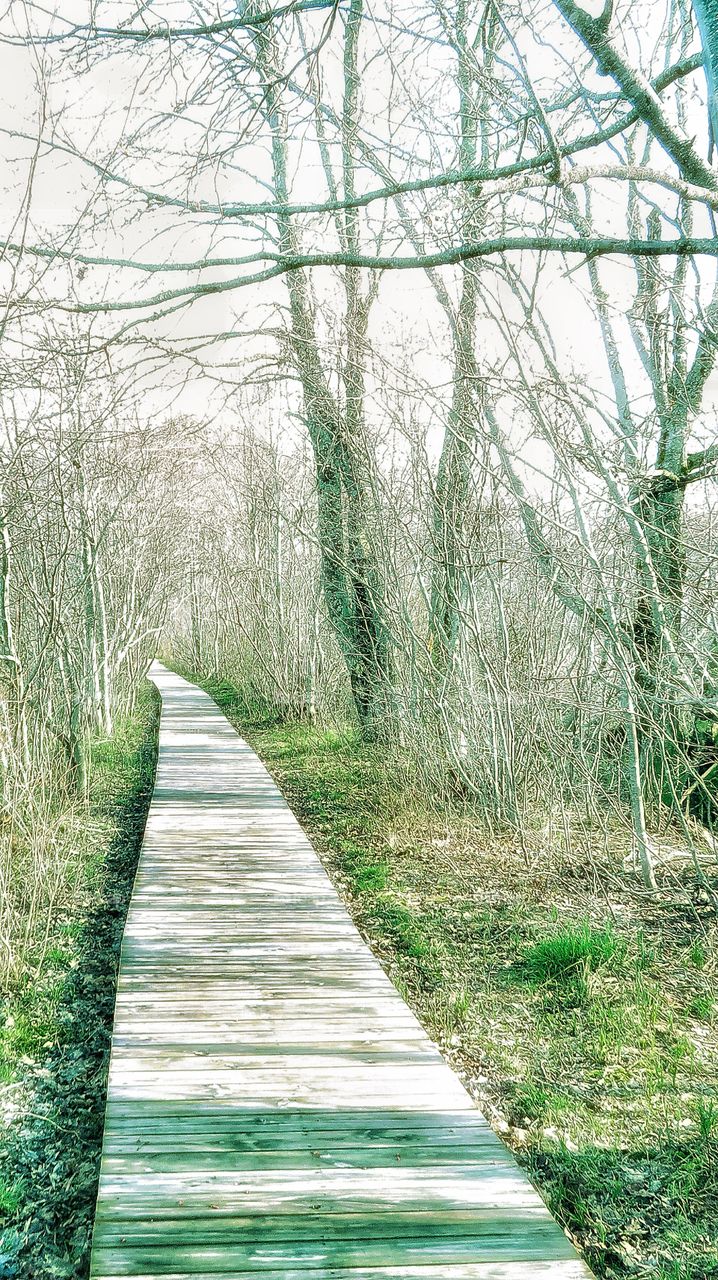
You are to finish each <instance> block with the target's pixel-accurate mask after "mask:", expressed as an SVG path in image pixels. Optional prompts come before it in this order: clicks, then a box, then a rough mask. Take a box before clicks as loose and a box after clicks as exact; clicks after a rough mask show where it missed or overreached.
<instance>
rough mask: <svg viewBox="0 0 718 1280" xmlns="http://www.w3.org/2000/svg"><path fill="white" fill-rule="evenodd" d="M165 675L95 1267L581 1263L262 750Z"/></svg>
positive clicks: (144, 1270)
mask: <svg viewBox="0 0 718 1280" xmlns="http://www.w3.org/2000/svg"><path fill="white" fill-rule="evenodd" d="M153 678H154V679H155V680H156V682H157V684H158V686H159V688H160V691H161V693H162V698H163V714H162V725H161V734H160V754H159V768H158V776H157V783H156V788H155V794H154V797H153V802H152V806H151V809H150V814H149V819H148V824H147V831H146V835H145V842H144V845H143V852H142V857H141V860H140V867H139V869H138V874H137V880H136V884H135V890H134V894H133V899H132V903H131V907H130V912H129V915H128V920H127V926H126V930H125V936H124V940H123V948H122V956H121V965H120V977H119V984H118V995H117V1007H116V1017H115V1030H114V1037H113V1048H112V1057H111V1062H110V1074H109V1090H108V1102H107V1113H106V1125H105V1137H104V1145H103V1158H102V1170H101V1178H100V1188H99V1195H98V1209H97V1217H96V1223H95V1233H94V1240H93V1253H92V1262H91V1276H92V1280H110V1277H117V1276H127V1277H134V1280H159V1277H160V1276H162V1277H165V1280H203V1278H204V1280H210V1277H220V1276H222V1277H224V1278H225V1280H232V1278H234V1280H251V1277H255V1280H256V1278H257V1277H258V1276H264V1277H267V1280H273V1277H274V1278H276V1280H280V1277H281V1280H534V1277H535V1278H537V1280H548V1277H549V1276H550V1277H555V1280H586V1277H588V1276H589V1272H588V1271H587V1269H586V1267H585V1266H584V1264H583V1263H582V1262H581V1261H580V1260H579V1259H578V1257H577V1255H576V1253H575V1251H574V1250H573V1248H572V1246H571V1244H570V1243H569V1241H568V1240H567V1239H566V1237H565V1235H564V1234H563V1232H562V1231H561V1230H560V1228H559V1227H558V1225H557V1224H556V1223H555V1222H554V1220H553V1219H552V1218H551V1216H550V1214H549V1212H548V1210H547V1209H546V1206H545V1205H544V1203H543V1201H542V1200H541V1198H540V1197H539V1196H538V1195H537V1194H536V1192H535V1191H534V1189H533V1188H532V1187H531V1185H530V1183H529V1182H528V1180H527V1179H526V1178H525V1176H524V1175H523V1173H521V1172H520V1170H519V1169H518V1167H517V1166H516V1164H515V1162H514V1161H513V1159H512V1157H511V1155H510V1153H509V1152H507V1150H506V1148H505V1147H504V1146H503V1145H502V1144H501V1143H500V1142H499V1141H498V1139H497V1138H496V1137H495V1135H494V1134H493V1133H492V1131H491V1129H490V1127H489V1126H488V1125H487V1123H486V1121H485V1120H484V1118H483V1117H482V1116H481V1115H480V1113H479V1112H478V1111H477V1110H476V1109H475V1108H474V1106H473V1104H472V1101H471V1099H470V1097H469V1096H468V1094H467V1093H466V1090H465V1089H464V1088H463V1086H462V1085H461V1083H460V1081H459V1080H458V1078H457V1077H456V1076H455V1075H454V1073H453V1072H452V1071H451V1070H450V1068H449V1067H448V1066H447V1064H446V1063H445V1062H444V1060H443V1059H442V1057H441V1055H440V1053H439V1050H438V1049H437V1047H436V1046H435V1045H434V1044H433V1043H432V1042H431V1040H430V1039H429V1037H428V1036H427V1035H426V1034H425V1032H424V1031H423V1029H422V1028H421V1026H420V1024H419V1023H418V1022H417V1020H416V1018H415V1017H414V1015H413V1014H412V1013H411V1012H410V1011H409V1010H408V1009H407V1007H406V1005H405V1004H404V1003H403V1001H402V1000H401V998H400V997H399V995H398V993H397V991H396V989H395V988H394V987H393V986H392V984H391V982H390V981H389V979H388V977H387V975H386V974H385V972H384V970H383V969H382V967H381V965H380V964H379V962H378V960H377V959H376V957H375V956H373V955H372V953H371V952H370V950H369V949H368V948H367V946H366V944H365V943H364V941H363V940H362V938H361V935H360V933H359V932H358V930H357V929H356V928H355V926H354V924H353V923H352V922H351V920H350V919H349V917H348V915H347V914H346V910H345V908H344V906H343V904H342V902H341V900H340V898H339V896H338V895H337V893H336V892H335V890H334V888H333V886H332V885H331V883H330V881H329V879H328V878H327V876H326V873H325V872H324V870H323V868H322V866H321V864H320V862H319V860H318V859H317V857H316V854H315V853H314V850H313V849H312V847H311V845H310V844H309V842H308V840H307V839H306V837H305V836H304V834H303V832H302V831H301V828H300V827H299V826H298V824H297V823H296V821H295V819H294V817H293V815H292V814H291V811H290V810H289V808H288V807H287V805H286V804H285V802H284V800H283V798H282V797H281V795H280V794H279V792H278V791H277V789H276V787H275V786H274V783H273V782H272V780H271V778H270V777H269V775H268V773H267V772H266V770H265V769H264V768H263V766H262V765H261V764H260V762H259V761H258V760H257V758H256V756H255V755H254V754H253V753H252V752H251V750H250V749H249V748H248V747H247V746H246V744H245V743H242V742H241V740H240V739H239V738H238V737H237V735H236V734H235V733H234V731H233V730H232V729H231V727H230V726H229V725H228V723H227V721H226V720H225V719H224V717H223V716H222V715H221V713H220V712H219V710H218V708H217V707H216V706H215V705H214V703H212V702H211V700H210V699H209V698H207V696H206V695H205V694H203V693H202V692H201V691H200V690H198V689H195V688H194V687H193V686H191V685H188V684H186V682H184V681H182V680H180V679H179V678H178V677H176V676H173V675H171V674H170V673H169V672H166V671H165V670H164V669H163V668H160V667H155V669H154V674H153Z"/></svg>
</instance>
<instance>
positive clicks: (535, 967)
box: [519, 921, 621, 982]
mask: <svg viewBox="0 0 718 1280" xmlns="http://www.w3.org/2000/svg"><path fill="white" fill-rule="evenodd" d="M620 945H621V944H620V942H619V940H618V938H617V937H616V935H615V933H614V931H613V929H611V928H608V929H596V928H594V927H593V926H592V925H591V924H589V923H588V922H587V921H582V922H580V923H579V924H571V925H567V926H566V928H564V929H562V930H561V931H560V932H558V933H556V934H554V936H553V937H551V938H544V939H543V940H542V941H541V942H537V943H536V944H535V945H534V946H532V947H529V948H528V950H527V951H526V952H525V953H524V955H523V956H522V958H521V960H520V962H519V963H520V969H521V971H522V973H523V974H524V975H525V976H526V977H527V978H528V979H529V981H532V982H565V981H566V980H567V979H573V978H574V977H576V975H577V974H580V975H582V976H585V975H586V974H588V973H592V972H595V971H596V970H597V969H600V968H601V967H602V966H603V965H606V964H608V963H609V962H610V961H611V960H613V959H614V958H615V957H616V954H617V952H619V951H620Z"/></svg>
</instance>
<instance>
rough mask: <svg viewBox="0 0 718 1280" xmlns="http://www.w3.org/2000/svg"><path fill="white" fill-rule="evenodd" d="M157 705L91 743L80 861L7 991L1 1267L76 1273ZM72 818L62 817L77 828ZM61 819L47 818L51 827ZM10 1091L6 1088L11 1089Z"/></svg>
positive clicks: (145, 703)
mask: <svg viewBox="0 0 718 1280" xmlns="http://www.w3.org/2000/svg"><path fill="white" fill-rule="evenodd" d="M157 712H158V703H157V699H156V695H155V694H154V690H151V689H150V687H149V686H145V688H144V690H143V695H142V698H141V702H140V705H139V707H138V711H137V714H136V715H134V716H133V717H132V718H131V719H129V720H127V721H126V722H124V723H122V724H120V725H118V726H117V729H116V732H115V734H114V735H113V738H112V740H111V741H109V742H107V741H103V742H101V743H98V744H96V745H95V747H94V749H93V752H92V761H91V772H90V798H89V808H88V809H87V811H86V814H85V819H84V829H85V835H86V837H87V838H86V840H85V841H84V842H83V844H82V855H83V857H82V860H81V862H80V863H79V864H78V863H77V862H70V861H69V860H68V864H67V865H68V867H72V869H73V875H75V876H77V877H78V880H77V883H74V884H73V885H68V891H67V895H66V899H65V901H64V903H63V907H62V914H61V915H60V914H59V913H56V915H55V916H53V917H52V918H51V919H50V921H49V922H48V924H49V934H50V937H49V945H48V946H45V945H44V940H38V946H37V953H36V958H35V960H36V962H34V960H33V954H32V952H31V953H30V955H29V958H28V973H27V975H26V979H25V983H24V986H23V988H22V989H21V990H18V991H16V992H14V993H13V992H9V993H6V996H5V999H4V1005H3V1010H2V1015H1V1016H0V1071H1V1072H2V1076H3V1079H4V1080H5V1081H6V1082H8V1083H10V1084H12V1083H13V1082H15V1085H16V1087H17V1088H19V1090H20V1091H19V1092H18V1093H17V1095H16V1096H17V1098H18V1109H17V1114H16V1116H15V1119H14V1123H13V1124H11V1125H10V1126H9V1127H8V1128H7V1129H5V1130H4V1132H3V1136H2V1139H0V1230H1V1232H2V1234H1V1235H0V1274H1V1275H7V1276H13V1277H15V1278H16V1280H40V1278H41V1277H42V1278H45V1277H47V1280H50V1278H52V1280H83V1277H85V1276H86V1275H87V1270H88V1266H89V1244H90V1234H91V1228H92V1220H93V1216H94V1206H95V1198H96V1192H97V1178H98V1174H99V1155H100V1145H101V1139H102V1125H103V1114H104V1095H105V1084H106V1073H107V1061H108V1056H109V1045H110V1036H111V1029H112V1018H113V1012H114V998H115V984H116V968H117V958H118V953H119V945H120V939H121V936H122V928H123V925H124V918H125V913H126V909H127V904H128V902H129V897H130V893H131V889H132V882H133V878H134V871H135V867H136V863H137V857H138V855H139V849H140V844H141V838H142V831H143V828H144V822H145V817H146V813H147V808H148V805H149V799H150V795H151V790H152V782H153V777H154V762H155V747H156V729H157V718H158V717H157ZM77 817H78V815H77V814H74V815H73V820H72V821H68V822H67V823H66V824H64V825H65V829H66V838H67V839H68V840H74V839H75V837H76V834H77V829H78V828H77ZM62 825H63V824H62V823H60V824H58V829H59V828H60V827H61V826H62ZM13 1096H15V1095H13Z"/></svg>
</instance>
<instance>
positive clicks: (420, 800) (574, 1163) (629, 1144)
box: [205, 684, 718, 1280]
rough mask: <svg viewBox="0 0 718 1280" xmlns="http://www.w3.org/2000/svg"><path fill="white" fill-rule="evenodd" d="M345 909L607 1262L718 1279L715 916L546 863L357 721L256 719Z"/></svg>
mask: <svg viewBox="0 0 718 1280" xmlns="http://www.w3.org/2000/svg"><path fill="white" fill-rule="evenodd" d="M205 687H206V688H208V690H209V692H211V693H212V694H213V696H215V697H216V698H217V700H218V702H219V703H220V705H221V706H222V708H223V710H224V711H225V714H227V715H228V716H229V718H230V719H232V720H233V721H234V722H235V723H236V724H237V726H238V727H241V729H242V732H243V733H244V735H245V736H246V737H248V739H249V740H250V741H251V742H252V744H253V745H254V747H255V748H256V750H257V751H258V752H259V754H260V755H261V757H262V758H263V760H264V761H265V763H266V764H267V766H268V768H269V769H270V770H271V771H272V773H273V774H274V776H275V778H276V779H277V781H278V783H279V784H280V786H281V787H282V789H283V791H284V793H285V795H286V796H287V798H288V800H289V801H290V803H291V805H292V807H293V808H294V811H295V813H296V814H297V816H298V817H299V818H300V820H301V821H302V823H303V824H304V826H305V828H306V830H307V831H308V832H309V834H310V836H311V837H312V839H313V841H314V843H315V845H316V847H317V849H318V851H319V852H320V853H321V855H322V857H323V858H324V860H325V864H326V865H327V867H328V869H329V870H330V872H331V874H332V876H333V878H334V880H335V883H337V885H338V886H339V888H340V890H341V891H342V893H343V895H344V897H345V900H346V902H347V905H348V907H349V910H350V911H351V913H352V915H353V916H354V918H355V920H356V922H357V923H358V925H359V927H360V928H361V929H362V931H363V933H364V934H365V936H366V937H367V938H368V939H369V941H370V943H371V945H372V947H373V948H374V950H375V952H376V953H377V954H378V955H379V956H380V958H381V959H382V962H383V963H384V965H385V967H386V969H387V970H388V972H389V973H390V974H391V976H392V978H393V979H394V981H395V982H396V984H397V985H398V986H399V988H400V990H401V991H402V993H403V994H404V995H405V998H406V999H407V1001H408V1003H409V1004H410V1005H411V1006H412V1008H413V1009H414V1010H415V1011H416V1013H417V1014H418V1015H419V1017H420V1018H421V1020H422V1022H423V1023H424V1025H425V1026H426V1027H427V1029H428V1030H429V1032H430V1034H431V1035H432V1036H433V1037H434V1039H435V1040H437V1041H438V1042H439V1043H440V1045H441V1046H442V1048H443V1050H444V1052H445V1054H446V1055H447V1056H448V1057H449V1058H450V1060H451V1061H452V1063H453V1065H454V1066H455V1067H456V1069H457V1070H458V1071H459V1073H460V1074H461V1076H462V1078H463V1079H464V1081H465V1083H466V1084H467V1086H468V1088H469V1089H470V1091H471V1093H472V1094H473V1096H474V1097H475V1098H476V1100H477V1102H478V1103H479V1104H480V1105H481V1106H482V1108H483V1109H484V1110H485V1112H486V1114H487V1115H488V1116H489V1118H490V1119H491V1121H492V1123H493V1124H494V1126H495V1127H496V1129H497V1130H498V1132H499V1133H501V1134H502V1136H503V1137H504V1138H505V1140H506V1141H507V1142H508V1143H509V1144H510V1145H511V1146H512V1148H513V1149H514V1151H515V1152H516V1154H517V1157H518V1159H519V1160H520V1162H521V1163H523V1164H524V1166H525V1167H527V1169H528V1171H529V1173H530V1175H531V1177H532V1178H533V1180H534V1181H535V1183H536V1184H537V1185H538V1186H539V1188H540V1189H541V1191H542V1193H543V1195H544V1196H545V1198H546V1199H547V1201H548V1203H549V1205H550V1206H551V1208H552V1210H553V1212H554V1213H555V1214H556V1216H557V1217H558V1218H559V1220H560V1221H561V1222H562V1223H563V1224H564V1226H565V1227H566V1229H567V1230H568V1231H569V1233H570V1234H571V1235H572V1236H573V1237H574V1239H575V1240H576V1241H577V1242H578V1243H579V1244H580V1246H581V1247H582V1249H583V1250H584V1252H585V1255H586V1257H587V1259H588V1261H589V1263H590V1265H591V1266H592V1267H593V1269H594V1270H595V1272H596V1274H597V1275H598V1276H601V1277H625V1276H636V1277H640V1276H645V1277H648V1276H650V1277H652V1280H708V1277H713V1278H715V1277H716V1276H718V1003H717V1002H716V968H717V965H718V931H717V928H716V921H715V918H714V917H712V916H711V915H710V914H709V912H708V910H707V908H701V907H699V906H697V907H696V908H695V909H692V908H690V906H688V907H686V906H685V904H684V905H677V904H676V903H675V901H674V902H673V904H672V905H671V903H668V902H663V903H660V904H658V905H656V904H652V903H650V902H649V901H647V900H646V899H645V898H643V899H642V898H641V897H640V895H636V894H635V881H629V880H626V881H625V883H624V882H622V881H621V879H620V877H619V876H617V875H616V870H615V867H613V868H611V867H607V866H604V865H602V864H601V862H600V861H599V860H598V859H597V860H596V861H595V862H589V861H587V860H586V859H584V858H581V859H580V860H578V861H574V860H573V859H572V858H571V856H570V852H566V851H565V850H564V851H560V852H555V853H552V852H551V851H550V850H549V851H547V852H546V853H545V854H542V855H541V857H540V858H539V859H536V860H535V861H533V862H532V861H531V860H530V859H528V858H527V857H526V854H525V852H523V851H522V850H521V849H520V848H519V847H518V846H515V845H514V844H513V843H512V842H511V841H510V840H506V841H500V842H497V841H490V840H489V839H488V838H487V837H486V836H485V835H484V834H483V833H482V831H481V828H480V826H479V825H478V823H477V821H476V819H475V818H474V819H472V818H471V817H470V816H467V815H466V813H462V814H459V813H457V812H454V811H452V810H451V809H450V808H447V807H443V808H442V807H438V806H437V807H432V806H431V805H430V804H429V802H428V800H427V797H426V796H425V795H422V794H420V793H419V792H418V790H417V789H416V788H415V787H413V786H412V783H411V779H410V778H407V777H406V776H405V775H404V774H403V773H402V771H401V769H400V767H398V766H397V764H396V763H395V762H394V761H393V760H392V759H391V758H389V757H387V756H386V754H383V753H382V752H381V751H380V750H378V749H375V748H374V749H370V748H368V747H366V746H364V745H362V744H361V743H360V742H359V741H358V740H357V739H356V737H355V736H354V735H353V734H352V733H351V732H342V731H330V730H324V731H320V730H316V729H313V728H311V727H308V726H307V725H297V724H289V725H281V724H270V723H266V722H265V723H255V724H251V723H250V724H248V723H247V721H246V718H244V719H243V718H242V715H241V705H240V704H239V702H238V700H237V698H236V696H235V694H234V692H233V690H232V689H231V687H230V686H227V685H219V684H215V685H214V686H212V685H209V684H205Z"/></svg>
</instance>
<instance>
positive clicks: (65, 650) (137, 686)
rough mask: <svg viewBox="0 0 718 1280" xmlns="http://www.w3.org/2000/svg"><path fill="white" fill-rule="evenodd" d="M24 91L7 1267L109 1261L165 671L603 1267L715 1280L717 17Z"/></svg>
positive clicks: (262, 43)
mask: <svg viewBox="0 0 718 1280" xmlns="http://www.w3.org/2000/svg"><path fill="white" fill-rule="evenodd" d="M0 68H1V69H2V73H3V74H2V77H1V79H0V94H2V97H3V100H4V107H5V110H4V111H3V112H2V117H1V119H0V170H1V172H2V183H1V184H0V201H1V204H0V208H1V211H2V234H1V236H0V244H1V246H2V250H1V254H2V267H1V272H2V276H1V280H2V308H1V311H0V370H1V378H2V381H1V383H0V407H1V412H2V428H1V431H0V451H1V453H2V463H1V469H0V1001H1V1004H2V1008H0V1110H1V1112H2V1120H3V1127H2V1130H0V1226H1V1227H2V1235H1V1236H0V1275H7V1276H8V1277H15V1276H16V1277H19V1278H20V1280H53V1278H60V1277H84V1276H86V1275H87V1274H88V1270H87V1268H88V1266H89V1253H88V1250H89V1237H90V1231H91V1227H92V1213H93V1207H94V1196H95V1193H96V1187H97V1176H98V1161H99V1144H100V1140H101V1135H102V1117H103V1107H104V1101H103V1099H104V1092H103V1091H104V1087H105V1084H104V1081H105V1078H106V1071H107V1058H108V1052H109V1043H110V1035H111V1029H112V1013H113V1002H114V989H115V988H114V984H115V977H116V968H117V956H118V951H119V944H120V938H121V934H122V927H123V922H124V917H125V912H126V909H127V903H128V900H129V895H130V892H131V889H132V880H133V875H134V868H135V866H136V862H137V857H138V853H139V847H140V841H141V835H142V828H143V824H144V818H145V815H146V812H147V807H148V804H149V800H150V795H151V791H152V780H153V771H154V757H155V752H156V740H157V726H158V715H159V708H158V699H157V695H156V693H155V691H154V688H153V687H152V686H151V685H150V684H149V683H148V682H147V680H146V672H147V668H148V666H149V663H150V661H151V659H152V658H153V657H155V656H159V657H160V658H161V660H162V661H163V662H164V663H165V665H166V666H168V667H169V668H170V669H171V670H173V671H176V672H178V673H180V674H181V675H183V676H185V677H186V678H188V679H190V680H192V681H194V682H195V683H197V684H199V685H200V686H201V687H202V688H204V689H206V690H207V691H208V692H209V693H211V694H212V696H213V697H214V698H215V699H216V700H217V702H218V703H219V705H220V706H221V707H222V709H223V710H224V712H225V714H226V715H227V716H228V717H229V719H230V721H231V722H232V723H233V724H234V725H235V726H236V727H238V728H239V730H240V732H241V734H242V736H243V737H245V738H246V739H247V740H248V741H249V742H250V743H251V744H252V746H253V747H254V749H255V750H256V751H257V752H258V754H259V755H260V757H261V758H262V760H263V761H264V762H265V763H266V765H267V767H268V768H269V769H270V771H271V772H272V775H273V776H274V778H275V779H276V780H277V782H278V783H279V785H280V786H281V788H282V790H283V792H284V794H285V795H286V796H287V798H288V799H289V801H290V803H291V805H292V807H293V809H294V812H295V813H296V814H297V816H298V817H299V819H300V821H301V822H302V824H303V826H304V828H305V830H306V831H307V832H308V834H309V835H310V837H311V839H312V840H313V842H314V844H315V846H316V848H317V850H318V852H319V853H320V855H321V857H322V858H323V860H324V862H325V865H326V866H327V868H328V869H329V871H330V874H331V875H332V878H333V879H334V881H335V883H336V884H337V885H338V886H339V888H340V891H341V893H342V896H343V898H344V900H345V901H346V904H347V908H348V910H349V911H350V913H351V915H352V917H353V919H354V920H355V921H356V922H357V924H358V925H359V927H360V930H361V932H362V934H363V935H364V936H365V937H366V938H367V939H368V940H369V942H370V944H371V945H372V947H373V948H374V950H375V952H376V954H377V955H378V956H379V958H380V959H381V961H382V964H383V965H384V967H385V968H386V970H387V972H388V973H389V974H390V976H391V977H392V980H393V981H394V982H395V984H396V985H397V986H398V988H399V990H400V992H401V994H402V995H403V996H404V998H405V1000H406V1001H407V1003H408V1004H409V1005H410V1007H411V1008H412V1009H413V1010H414V1012H415V1013H416V1014H417V1016H418V1017H419V1019H420V1021H421V1022H422V1023H423V1025H424V1026H425V1027H426V1028H427V1030H428V1031H429V1033H430V1035H431V1036H432V1038H433V1039H434V1040H435V1041H436V1042H437V1043H438V1044H439V1045H440V1047H441V1048H442V1051H443V1052H444V1053H445V1056H446V1057H448V1059H449V1061H450V1062H451V1063H452V1065H453V1066H454V1067H455V1069H456V1070H457V1071H458V1072H459V1074H460V1075H461V1078H462V1080H463V1081H464V1083H465V1084H466V1086H467V1088H468V1089H469V1092H470V1093H471V1094H472V1096H473V1097H474V1098H475V1100H476V1101H477V1102H478V1105H479V1106H480V1107H481V1108H482V1110H483V1111H484V1113H485V1114H486V1116H487V1118H488V1119H489V1121H490V1122H491V1124H492V1125H493V1127H494V1129H495V1130H496V1131H497V1132H498V1133H499V1134H500V1135H501V1136H502V1137H503V1139H504V1140H505V1141H506V1142H507V1143H508V1145H509V1146H510V1148H511V1149H512V1150H513V1151H514V1152H515V1153H516V1156H517V1158H518V1160H519V1162H520V1163H521V1164H522V1165H523V1167H524V1168H526V1169H527V1170H528V1172H529V1174H530V1176H531V1178H532V1180H533V1182H534V1184H535V1185H536V1186H537V1187H538V1188H539V1190H540V1191H541V1193H542V1195H543V1196H544V1198H545V1199H546V1200H547V1203H548V1204H549V1207H550V1208H551V1210H552V1212H553V1213H554V1214H555V1215H556V1217H557V1218H558V1220H559V1222H560V1223H561V1225H562V1226H563V1227H564V1229H565V1230H566V1232H567V1233H568V1234H569V1236H570V1237H571V1239H573V1240H574V1241H575V1242H576V1243H577V1244H578V1246H579V1247H580V1248H581V1250H582V1251H583V1254H584V1256H585V1257H586V1259H587V1261H588V1263H589V1265H590V1266H591V1268H592V1269H593V1271H594V1273H595V1274H596V1275H597V1276H601V1277H610V1278H618V1277H628V1276H634V1277H649V1276H650V1277H653V1278H654V1280H708V1278H709V1277H712V1276H717V1275H718V1229H717V1225H716V1224H717V1223H718V986H717V985H716V974H717V973H718V915H717V911H718V488H717V486H716V480H717V478H718V430H717V425H716V424H717V423H718V417H717V415H718V234H717V228H716V211H717V210H718V166H717V165H716V155H715V148H716V146H718V5H717V4H716V3H715V0H692V2H691V0H605V2H604V0H581V2H580V3H579V2H578V0H382V2H381V3H379V4H377V5H375V4H370V3H369V2H368V0H288V3H286V4H282V3H280V2H279V0H277V2H276V3H275V5H274V7H272V5H271V4H269V3H268V2H267V4H261V5H259V6H257V7H255V6H254V5H252V4H251V3H249V2H248V0H242V3H233V2H232V0H146V2H143V0H92V2H90V0H87V2H86V0H64V2H63V4H62V5H60V6H59V7H58V8H57V9H56V10H52V9H51V8H48V7H46V6H44V5H43V4H39V3H34V0H8V3H6V4H5V5H4V6H3V10H2V14H1V15H0ZM527 1274H528V1273H527ZM547 1274H548V1273H547Z"/></svg>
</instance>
